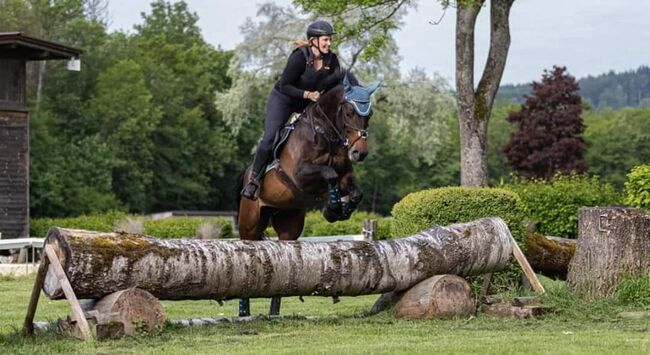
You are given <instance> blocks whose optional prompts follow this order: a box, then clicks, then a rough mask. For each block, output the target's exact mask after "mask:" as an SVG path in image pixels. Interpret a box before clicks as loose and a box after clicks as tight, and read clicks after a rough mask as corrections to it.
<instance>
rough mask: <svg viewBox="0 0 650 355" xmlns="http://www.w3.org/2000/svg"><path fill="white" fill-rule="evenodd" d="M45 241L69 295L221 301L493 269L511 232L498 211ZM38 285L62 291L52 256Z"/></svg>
mask: <svg viewBox="0 0 650 355" xmlns="http://www.w3.org/2000/svg"><path fill="white" fill-rule="evenodd" d="M46 245H50V246H51V247H52V249H54V251H55V252H56V254H57V256H58V258H59V260H60V261H61V265H62V266H63V269H64V271H65V274H66V275H67V277H68V279H69V281H70V284H71V285H72V289H73V290H74V292H75V294H76V295H77V297H78V298H92V299H99V298H101V297H104V296H106V295H108V294H111V293H113V292H117V291H121V290H124V289H128V288H132V287H138V288H140V289H142V290H145V291H148V292H150V293H151V294H152V295H154V296H155V297H157V298H159V299H161V300H181V299H216V300H227V299H234V298H242V297H248V298H256V297H274V296H283V297H284V296H307V295H321V296H356V295H365V294H378V293H386V292H391V291H401V290H406V289H408V288H410V287H412V286H414V285H416V284H417V283H419V282H421V281H423V280H425V279H427V278H430V277H432V276H435V275H440V274H455V275H459V276H468V275H478V274H484V273H489V272H495V271H499V270H503V269H505V268H506V267H507V266H508V263H509V261H510V258H511V255H512V249H513V245H514V240H513V239H512V236H511V234H510V231H509V230H508V227H507V226H506V224H505V223H504V222H503V220H501V219H499V218H484V219H480V220H476V221H473V222H470V223H464V224H456V225H451V226H448V227H439V226H435V227H431V228H429V229H426V230H424V231H422V232H420V233H417V234H415V235H413V236H410V237H407V238H402V239H397V240H387V241H374V242H365V241H355V242H330V243H314V242H303V241H300V242H298V241H296V242H277V241H255V242H251V241H235V240H190V239H177V240H161V239H156V238H150V237H144V236H140V235H133V234H126V233H101V232H89V231H82V230H71V229H62V228H52V229H50V231H49V233H48V236H47V239H46ZM43 290H44V292H45V294H46V295H47V296H48V297H50V298H51V299H60V298H63V297H64V293H63V290H62V288H61V285H60V283H59V282H58V279H57V278H56V274H55V272H54V269H53V268H52V267H51V265H50V268H49V269H48V271H47V274H46V275H45V283H44V286H43Z"/></svg>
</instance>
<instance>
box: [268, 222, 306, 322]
mask: <svg viewBox="0 0 650 355" xmlns="http://www.w3.org/2000/svg"><path fill="white" fill-rule="evenodd" d="M271 224H272V225H273V229H275V231H276V232H277V233H278V239H280V240H281V241H282V240H296V239H298V237H300V233H302V229H303V227H304V225H305V210H282V211H279V212H277V213H276V214H275V215H273V217H272V218H271ZM281 304H282V298H281V297H279V296H276V297H273V298H271V307H270V309H269V315H270V316H279V315H280V305H281Z"/></svg>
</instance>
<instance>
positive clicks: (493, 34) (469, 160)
mask: <svg viewBox="0 0 650 355" xmlns="http://www.w3.org/2000/svg"><path fill="white" fill-rule="evenodd" d="M513 2H514V0H492V1H491V2H490V7H491V8H490V28H491V30H490V51H489V53H488V58H487V61H486V64H485V69H484V70H483V75H482V77H481V80H480V81H479V84H478V87H477V89H476V91H474V27H475V25H476V17H477V16H478V13H479V12H480V10H481V6H482V5H483V3H484V1H478V2H458V3H457V9H456V11H457V14H456V91H457V95H456V103H457V106H458V124H459V129H460V184H461V185H462V186H486V185H487V183H488V169H487V127H488V121H489V119H490V111H491V110H492V104H493V102H494V97H495V95H496V93H497V90H498V89H499V84H500V82H501V76H502V75H503V70H504V69H505V65H506V59H507V57H508V49H509V48H510V26H509V16H510V8H511V7H512V4H513Z"/></svg>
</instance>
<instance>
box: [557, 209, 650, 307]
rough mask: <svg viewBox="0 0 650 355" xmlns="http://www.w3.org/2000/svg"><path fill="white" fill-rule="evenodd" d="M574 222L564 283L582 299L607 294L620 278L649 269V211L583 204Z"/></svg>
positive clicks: (605, 295)
mask: <svg viewBox="0 0 650 355" xmlns="http://www.w3.org/2000/svg"><path fill="white" fill-rule="evenodd" d="M578 222H579V231H578V245H577V248H576V252H575V256H574V257H573V260H571V263H570V264H569V273H568V277H567V284H568V285H569V287H571V288H572V289H573V290H574V291H576V292H577V293H578V294H580V295H581V296H582V297H583V298H584V299H596V298H605V297H609V296H611V295H613V294H614V292H615V291H616V287H617V286H618V283H619V282H620V281H621V278H623V277H626V276H627V277H630V276H632V277H633V276H640V275H642V274H644V273H645V272H647V271H648V270H650V215H648V214H646V212H645V211H644V210H640V209H635V208H623V207H607V208H598V207H588V208H587V207H585V208H581V209H580V211H579V217H578Z"/></svg>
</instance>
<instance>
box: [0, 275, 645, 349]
mask: <svg viewBox="0 0 650 355" xmlns="http://www.w3.org/2000/svg"><path fill="white" fill-rule="evenodd" d="M545 283H546V287H547V288H548V289H550V292H549V296H547V302H548V304H549V305H551V306H552V307H553V308H552V309H553V310H554V311H553V312H552V313H549V314H547V315H546V316H544V317H542V318H540V319H537V320H526V321H516V320H509V319H500V318H492V317H489V316H486V315H483V314H479V315H478V316H476V317H473V318H471V319H455V320H439V321H405V320H398V319H395V318H394V317H392V316H391V315H389V314H380V315H376V316H370V317H362V316H361V312H364V311H367V310H368V309H369V308H370V307H371V306H372V304H373V302H374V300H375V299H376V296H364V297H344V298H341V302H340V303H337V304H332V302H331V299H325V298H320V297H305V302H304V303H301V302H300V301H299V300H298V299H297V298H295V297H293V298H285V299H284V300H283V309H282V313H283V315H284V316H290V315H310V316H319V317H318V318H317V319H315V320H314V319H312V320H304V319H302V318H301V319H291V318H290V317H289V318H284V319H276V320H257V321H253V322H248V323H238V324H224V325H212V326H206V327H202V328H180V327H174V326H171V325H167V326H166V327H165V329H164V330H163V331H162V332H160V333H158V334H155V335H148V336H138V337H130V338H124V339H120V340H116V341H106V342H98V341H87V342H81V341H76V340H72V339H68V338H63V337H61V336H58V335H56V334H55V333H53V332H49V333H46V334H42V335H39V336H37V337H35V338H24V337H22V336H21V335H20V329H21V327H22V322H23V320H24V317H25V311H26V308H27V303H28V300H29V295H30V292H31V288H32V285H33V277H21V278H0V354H50V353H91V354H131V353H138V354H139V353H144V354H221V353H249V354H261V353H264V354H273V353H303V354H304V353H307V354H312V353H328V354H338V353H377V354H400V353H404V354H412V353H426V354H432V353H443V354H446V353H461V354H466V353H480V354H522V353H525V354H559V353H567V354H611V353H615V354H650V319H648V318H646V319H640V320H630V319H623V318H620V317H618V316H617V314H618V312H620V311H623V310H642V309H639V308H638V307H637V308H634V307H630V306H620V305H615V304H612V303H607V302H601V303H594V304H583V303H580V302H578V301H576V300H575V299H571V298H570V296H568V295H569V294H568V293H567V292H566V290H565V289H564V288H563V286H562V285H561V284H559V283H555V282H551V281H549V280H546V282H545ZM554 290H555V291H554ZM268 304H269V302H268V300H256V301H254V302H253V305H252V311H253V312H254V313H265V312H266V310H267V307H268ZM164 305H165V310H166V312H167V317H168V319H181V318H191V317H196V318H198V317H207V316H212V317H217V316H233V315H234V314H235V313H236V307H237V303H236V302H235V301H231V302H227V303H226V304H225V305H224V306H219V305H218V304H217V303H216V302H214V301H184V302H164ZM68 313H69V310H68V305H67V302H66V301H50V300H48V299H47V298H46V297H44V296H41V301H40V303H39V307H38V310H37V312H36V319H37V320H55V319H56V318H58V317H62V316H64V315H66V314H68ZM296 318H298V317H296Z"/></svg>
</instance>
